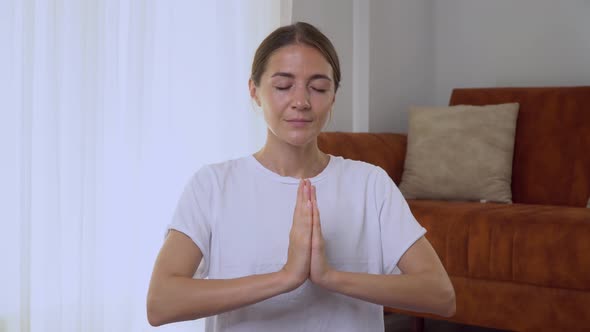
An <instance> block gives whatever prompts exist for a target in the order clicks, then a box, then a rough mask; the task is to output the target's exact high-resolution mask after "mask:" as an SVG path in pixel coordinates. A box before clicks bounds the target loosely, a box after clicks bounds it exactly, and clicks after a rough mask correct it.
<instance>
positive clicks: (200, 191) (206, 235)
mask: <svg viewBox="0 0 590 332" xmlns="http://www.w3.org/2000/svg"><path fill="white" fill-rule="evenodd" d="M212 183H213V173H212V172H211V170H210V169H208V167H207V166H205V167H203V168H201V169H200V170H199V171H197V172H196V173H195V174H194V175H193V177H192V178H191V179H190V181H189V182H188V183H187V184H186V186H185V187H184V191H183V192H182V194H181V196H180V199H179V200H178V204H177V205H176V210H175V211H174V215H173V217H172V221H171V222H170V224H169V225H168V230H171V229H174V230H177V231H179V232H181V233H184V234H185V235H187V236H188V237H190V238H191V239H192V240H193V242H194V243H195V244H196V245H197V247H199V249H200V250H201V253H202V254H203V259H202V260H201V262H200V264H199V268H198V269H197V273H196V276H197V277H200V278H205V277H207V275H208V272H209V253H210V247H211V215H212V209H213V204H214V195H213V186H212Z"/></svg>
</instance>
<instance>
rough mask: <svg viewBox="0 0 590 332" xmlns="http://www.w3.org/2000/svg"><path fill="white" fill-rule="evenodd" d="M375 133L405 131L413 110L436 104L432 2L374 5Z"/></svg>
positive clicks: (371, 118) (372, 91) (413, 0)
mask: <svg viewBox="0 0 590 332" xmlns="http://www.w3.org/2000/svg"><path fill="white" fill-rule="evenodd" d="M370 6H371V8H370V13H371V14H370V20H371V22H370V25H371V30H370V34H371V36H370V38H371V50H370V64H369V66H370V77H369V81H370V87H369V106H370V112H369V131H371V132H405V131H406V128H407V121H408V120H407V109H408V107H409V106H411V105H431V104H432V102H433V101H434V100H433V98H432V96H433V91H434V82H433V73H434V67H433V65H434V51H433V46H434V43H433V33H432V32H433V31H432V30H433V18H432V15H433V13H432V5H431V1H430V0H411V1H407V0H395V1H387V0H374V1H371V2H370Z"/></svg>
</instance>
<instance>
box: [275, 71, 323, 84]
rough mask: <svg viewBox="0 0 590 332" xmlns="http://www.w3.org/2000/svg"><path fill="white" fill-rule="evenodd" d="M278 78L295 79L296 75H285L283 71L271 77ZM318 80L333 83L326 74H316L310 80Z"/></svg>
mask: <svg viewBox="0 0 590 332" xmlns="http://www.w3.org/2000/svg"><path fill="white" fill-rule="evenodd" d="M276 76H280V77H287V78H295V75H293V74H291V73H285V72H282V71H279V72H276V73H274V74H273V75H272V76H271V77H276ZM317 79H324V80H328V81H330V82H332V79H331V78H330V77H328V76H326V75H324V74H314V75H312V76H311V77H310V78H309V80H310V81H312V80H317Z"/></svg>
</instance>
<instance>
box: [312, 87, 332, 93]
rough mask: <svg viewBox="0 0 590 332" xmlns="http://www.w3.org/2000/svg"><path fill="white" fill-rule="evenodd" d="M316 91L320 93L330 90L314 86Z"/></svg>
mask: <svg viewBox="0 0 590 332" xmlns="http://www.w3.org/2000/svg"><path fill="white" fill-rule="evenodd" d="M311 88H312V89H313V90H314V91H316V92H319V93H325V92H326V91H328V90H327V89H320V88H314V87H313V86H312V87H311Z"/></svg>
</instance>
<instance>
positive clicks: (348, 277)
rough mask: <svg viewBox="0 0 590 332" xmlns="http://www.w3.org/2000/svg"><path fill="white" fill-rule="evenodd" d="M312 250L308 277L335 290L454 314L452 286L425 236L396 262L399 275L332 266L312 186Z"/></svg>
mask: <svg viewBox="0 0 590 332" xmlns="http://www.w3.org/2000/svg"><path fill="white" fill-rule="evenodd" d="M311 199H312V206H313V210H312V220H313V223H312V241H311V243H312V250H311V269H310V278H311V281H313V282H314V283H316V284H318V285H320V286H322V287H324V288H326V289H329V290H331V291H334V292H338V293H342V294H345V295H348V296H351V297H355V298H358V299H361V300H364V301H368V302H372V303H376V304H381V305H385V306H388V307H394V308H400V309H406V310H411V311H419V312H429V313H433V314H436V315H440V316H446V317H450V316H452V315H454V314H455V290H454V289H453V285H452V284H451V281H450V280H449V276H448V275H447V272H446V271H445V268H444V267H443V265H442V263H441V261H440V259H439V258H438V255H437V254H436V252H435V251H434V248H432V245H430V242H428V240H427V239H426V238H425V237H423V236H422V237H421V238H420V239H418V240H417V241H416V242H414V244H413V245H412V246H411V247H410V248H409V249H408V250H406V252H405V253H404V255H403V256H402V257H401V259H400V261H399V262H398V264H397V266H398V267H399V268H400V270H401V271H402V272H403V274H401V275H379V274H368V273H354V272H341V271H336V270H334V269H333V268H332V267H331V266H330V265H329V264H328V260H327V259H326V254H325V241H324V237H323V235H322V227H321V222H320V211H319V208H318V205H317V198H316V190H315V186H312V193H311Z"/></svg>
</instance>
